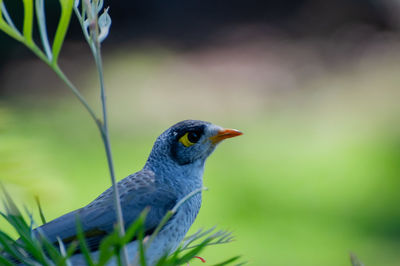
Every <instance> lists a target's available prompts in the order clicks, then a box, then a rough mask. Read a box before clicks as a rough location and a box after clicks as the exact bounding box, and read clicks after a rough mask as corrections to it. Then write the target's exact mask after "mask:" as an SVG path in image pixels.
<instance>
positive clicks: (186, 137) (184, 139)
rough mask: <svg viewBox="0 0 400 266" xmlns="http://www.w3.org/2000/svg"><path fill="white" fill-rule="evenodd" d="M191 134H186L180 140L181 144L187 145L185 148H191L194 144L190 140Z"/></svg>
mask: <svg viewBox="0 0 400 266" xmlns="http://www.w3.org/2000/svg"><path fill="white" fill-rule="evenodd" d="M188 135H189V132H186V134H185V135H183V136H182V137H181V138H180V139H179V142H180V143H182V144H183V145H185V147H190V146H192V145H193V144H194V143H193V142H191V141H190V140H189V138H188Z"/></svg>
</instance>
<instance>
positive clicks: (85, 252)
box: [76, 216, 94, 266]
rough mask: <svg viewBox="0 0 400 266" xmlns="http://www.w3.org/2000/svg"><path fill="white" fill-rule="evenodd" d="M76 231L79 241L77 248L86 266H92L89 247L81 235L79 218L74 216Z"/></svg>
mask: <svg viewBox="0 0 400 266" xmlns="http://www.w3.org/2000/svg"><path fill="white" fill-rule="evenodd" d="M76 229H77V233H78V235H77V236H78V240H79V247H80V249H81V252H82V254H83V256H84V258H85V260H86V263H87V265H89V266H94V263H93V260H92V257H91V255H90V250H89V247H88V245H87V243H86V239H85V236H84V233H83V229H82V224H81V221H80V220H79V217H78V216H76Z"/></svg>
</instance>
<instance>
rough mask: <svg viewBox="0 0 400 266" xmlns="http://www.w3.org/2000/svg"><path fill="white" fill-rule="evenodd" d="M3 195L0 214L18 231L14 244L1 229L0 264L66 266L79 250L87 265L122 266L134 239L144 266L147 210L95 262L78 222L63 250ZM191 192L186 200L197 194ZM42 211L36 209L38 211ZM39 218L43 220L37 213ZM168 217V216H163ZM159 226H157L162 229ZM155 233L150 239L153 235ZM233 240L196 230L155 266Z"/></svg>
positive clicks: (105, 242)
mask: <svg viewBox="0 0 400 266" xmlns="http://www.w3.org/2000/svg"><path fill="white" fill-rule="evenodd" d="M3 192H4V193H3V194H4V195H5V200H4V206H5V212H0V215H1V216H2V217H3V218H4V219H5V220H6V221H7V222H8V223H9V224H10V225H11V226H12V228H13V229H14V230H15V231H16V232H17V234H18V236H19V240H18V241H15V240H14V239H13V238H12V237H10V235H9V234H8V233H6V232H3V231H1V230H0V246H1V249H0V263H1V264H2V265H14V264H15V263H17V262H18V263H23V264H25V265H38V264H40V265H60V266H64V265H65V266H69V265H71V264H70V261H69V258H70V257H71V256H72V255H74V253H75V252H76V251H77V250H78V249H79V250H80V252H81V253H82V254H83V255H84V257H85V260H86V262H87V265H105V264H106V263H107V262H109V261H110V260H111V259H112V258H113V257H114V256H115V258H116V259H117V261H118V264H119V265H122V259H121V256H120V255H121V253H120V252H119V251H120V250H121V248H122V247H124V246H125V245H126V244H128V243H129V242H130V241H131V240H132V239H133V238H137V239H138V240H139V241H140V246H141V249H140V251H139V261H140V262H141V263H140V264H141V265H142V266H143V265H146V261H145V258H144V249H145V248H146V246H147V245H148V244H149V243H150V242H149V241H150V240H149V241H147V242H144V241H143V235H142V232H143V231H144V220H145V218H146V215H147V212H148V209H145V210H144V211H143V212H142V214H141V215H140V217H139V218H138V219H137V220H136V221H135V222H134V223H133V224H132V225H130V227H129V228H128V229H127V230H126V233H125V235H123V236H121V235H120V234H119V231H118V230H117V229H116V230H114V231H113V232H112V233H111V234H109V235H108V236H107V237H106V238H104V239H103V240H102V242H101V245H100V248H99V256H98V259H97V260H95V259H94V258H93V257H92V255H91V253H90V251H89V249H88V247H87V244H86V240H85V237H84V234H83V232H82V229H81V225H80V222H79V220H77V228H78V240H77V241H75V242H72V244H70V245H69V246H68V247H65V246H64V244H63V242H62V241H61V240H59V241H58V243H57V244H58V246H57V245H55V243H50V242H49V241H48V240H47V239H46V237H45V236H43V235H42V234H41V233H40V231H39V232H38V234H33V233H32V228H33V226H34V225H35V221H34V220H33V218H32V215H31V214H30V213H29V212H28V211H27V212H26V214H27V216H28V217H29V220H28V221H27V220H26V219H25V218H24V216H23V214H22V213H21V212H20V210H19V209H18V207H17V206H16V204H15V203H14V202H13V200H12V198H11V197H10V195H9V194H8V193H7V192H6V191H5V190H4V189H3ZM198 192H200V191H197V192H193V193H191V194H190V195H188V197H187V198H189V197H190V196H193V195H194V194H196V193H198ZM187 198H186V199H187ZM183 202H184V201H181V202H180V203H177V205H176V206H175V207H174V208H173V209H172V210H171V212H170V214H171V215H172V214H173V213H174V212H175V211H176V210H177V209H178V208H179V206H180V205H181V204H182V203H183ZM40 210H41V208H40V206H39V211H40ZM40 217H44V215H43V213H42V212H41V211H40ZM166 217H168V215H167V216H166ZM161 226H162V225H160V228H161ZM155 234H157V232H154V233H153V234H152V236H151V237H150V239H151V238H152V237H153V236H155ZM232 240H233V237H232V236H231V233H230V232H228V231H216V230H215V227H213V228H211V229H209V230H198V231H197V232H196V233H194V234H193V235H191V236H188V237H186V238H185V239H184V241H183V243H182V245H181V246H180V247H179V248H178V250H176V251H175V252H174V253H172V254H171V255H169V256H167V255H166V256H165V257H163V258H161V259H160V260H159V262H158V263H157V265H159V266H161V265H171V266H172V265H181V264H184V263H187V262H189V261H190V260H191V259H193V258H194V257H196V255H197V254H199V252H200V251H202V250H203V249H204V248H205V247H206V246H210V245H216V244H224V243H229V242H231V241H232ZM238 259H239V256H236V257H232V258H230V259H228V260H226V261H223V262H221V263H219V264H217V265H228V264H230V263H232V262H234V261H237V260H238Z"/></svg>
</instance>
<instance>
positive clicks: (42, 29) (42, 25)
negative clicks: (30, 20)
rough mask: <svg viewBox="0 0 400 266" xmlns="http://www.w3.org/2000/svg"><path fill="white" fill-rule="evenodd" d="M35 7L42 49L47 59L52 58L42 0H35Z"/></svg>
mask: <svg viewBox="0 0 400 266" xmlns="http://www.w3.org/2000/svg"><path fill="white" fill-rule="evenodd" d="M35 8H36V18H37V22H38V25H39V33H40V38H41V39H42V44H43V48H44V51H45V52H46V55H47V58H49V60H52V58H53V54H52V53H51V48H50V44H49V39H48V37H47V29H46V15H45V12H44V0H36V2H35Z"/></svg>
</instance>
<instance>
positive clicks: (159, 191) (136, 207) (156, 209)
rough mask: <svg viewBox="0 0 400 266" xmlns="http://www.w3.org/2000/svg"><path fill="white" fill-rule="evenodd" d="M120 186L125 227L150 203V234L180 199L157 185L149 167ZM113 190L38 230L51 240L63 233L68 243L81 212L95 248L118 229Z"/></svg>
mask: <svg viewBox="0 0 400 266" xmlns="http://www.w3.org/2000/svg"><path fill="white" fill-rule="evenodd" d="M118 188H119V191H120V199H121V206H122V213H123V217H124V222H125V227H127V226H129V225H130V224H132V223H133V222H134V221H135V220H136V219H137V218H138V217H139V215H140V213H141V212H142V211H143V210H144V208H146V207H147V206H150V211H149V213H148V215H147V217H146V221H145V231H146V234H150V233H151V232H152V231H153V230H154V229H155V228H156V227H157V225H158V224H159V222H160V221H161V219H162V218H163V217H164V215H165V214H166V212H167V211H168V210H171V209H172V208H173V207H174V205H175V203H176V201H177V198H176V196H175V194H174V193H173V192H171V191H169V190H168V189H166V188H165V187H160V186H159V185H157V184H156V181H155V178H154V173H153V172H151V171H147V170H142V171H140V172H137V173H135V174H133V175H130V176H128V177H126V178H125V179H123V180H121V181H120V182H119V183H118ZM112 193H113V191H112V189H111V188H109V189H108V190H106V191H105V192H103V193H102V194H101V195H100V196H99V197H98V198H96V199H95V200H94V201H93V202H91V203H90V204H89V205H87V206H85V207H83V208H81V209H79V210H76V211H73V212H70V213H68V214H65V215H63V216H61V217H59V218H57V219H55V220H53V221H51V222H49V223H47V224H44V225H42V226H41V227H39V228H38V229H37V230H40V231H41V232H42V233H43V234H44V235H45V236H46V237H47V238H48V239H49V240H50V241H51V242H54V243H56V242H57V237H59V238H60V239H62V240H63V242H64V243H65V244H68V243H70V242H72V241H74V240H76V239H77V237H76V235H77V232H76V219H77V216H78V218H79V220H80V221H81V223H82V227H83V231H84V234H85V236H86V239H87V242H88V245H89V247H90V248H91V249H92V250H95V249H97V248H98V246H99V244H100V241H101V240H102V239H103V238H104V237H105V236H106V235H107V234H108V233H110V232H111V231H112V230H113V229H114V224H115V223H116V220H117V219H116V214H115V209H114V198H113V194H112Z"/></svg>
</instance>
